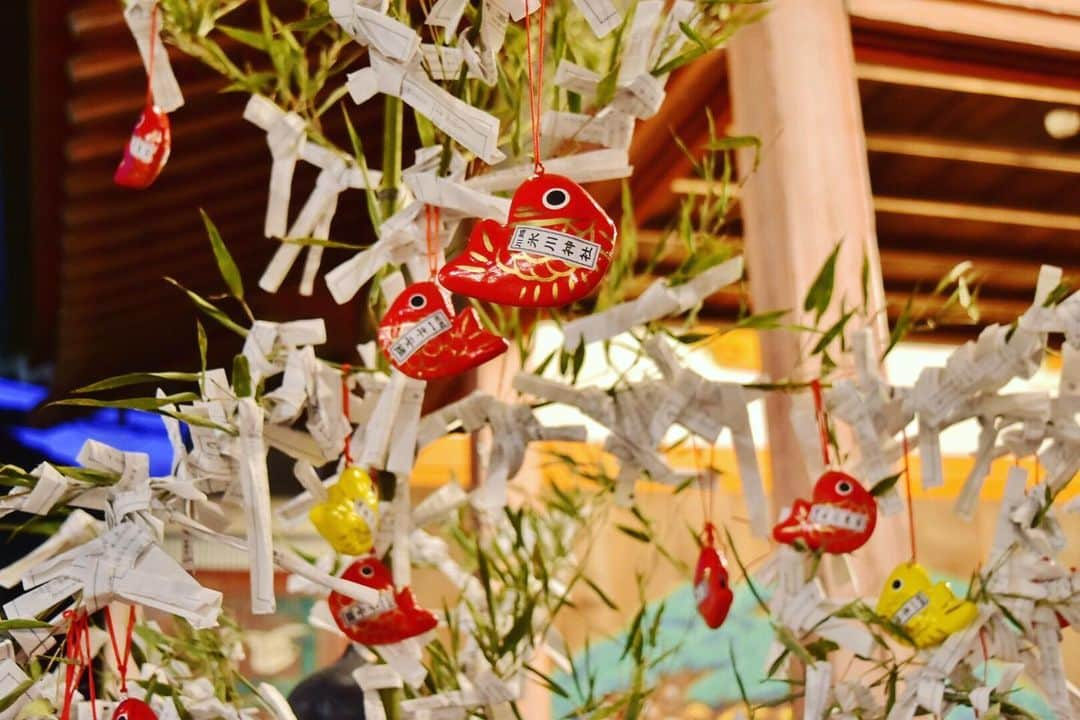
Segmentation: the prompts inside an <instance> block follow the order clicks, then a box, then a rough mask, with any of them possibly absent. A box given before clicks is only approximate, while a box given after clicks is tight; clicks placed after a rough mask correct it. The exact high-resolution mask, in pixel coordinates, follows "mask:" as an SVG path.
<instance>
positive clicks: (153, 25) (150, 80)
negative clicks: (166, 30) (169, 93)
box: [146, 2, 158, 107]
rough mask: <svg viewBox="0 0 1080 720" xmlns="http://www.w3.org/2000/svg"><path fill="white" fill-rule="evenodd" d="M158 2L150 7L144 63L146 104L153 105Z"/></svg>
mask: <svg viewBox="0 0 1080 720" xmlns="http://www.w3.org/2000/svg"><path fill="white" fill-rule="evenodd" d="M157 16H158V4H157V3H156V2H155V3H154V4H153V6H151V8H150V53H149V54H150V59H149V60H148V61H147V63H146V106H147V107H153V105H154V51H155V50H157Z"/></svg>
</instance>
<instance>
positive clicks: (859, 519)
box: [810, 504, 870, 532]
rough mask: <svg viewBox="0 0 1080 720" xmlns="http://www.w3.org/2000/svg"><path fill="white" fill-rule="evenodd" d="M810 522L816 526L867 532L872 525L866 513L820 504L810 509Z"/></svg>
mask: <svg viewBox="0 0 1080 720" xmlns="http://www.w3.org/2000/svg"><path fill="white" fill-rule="evenodd" d="M810 522H811V523H813V524H814V525H824V526H826V527H835V528H840V529H842V530H852V531H854V532H865V531H866V528H867V527H869V525H870V518H869V517H868V516H867V514H866V513H862V512H858V511H856V510H847V509H846V508H842V507H838V506H836V505H829V504H820V505H814V506H813V507H812V508H810Z"/></svg>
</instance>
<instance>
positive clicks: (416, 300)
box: [409, 293, 427, 310]
mask: <svg viewBox="0 0 1080 720" xmlns="http://www.w3.org/2000/svg"><path fill="white" fill-rule="evenodd" d="M425 305H427V298H426V297H424V296H423V295H420V294H419V293H417V294H416V295H413V296H412V297H411V298H409V306H410V307H413V308H416V309H417V310H419V309H420V308H422V307H424V306H425Z"/></svg>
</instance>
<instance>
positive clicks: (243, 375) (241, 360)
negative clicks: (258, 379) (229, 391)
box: [232, 353, 252, 397]
mask: <svg viewBox="0 0 1080 720" xmlns="http://www.w3.org/2000/svg"><path fill="white" fill-rule="evenodd" d="M232 386H233V390H234V391H235V392H236V397H251V396H252V393H251V368H250V367H249V366H248V359H247V355H244V354H243V353H238V354H237V355H235V356H234V357H233V374H232Z"/></svg>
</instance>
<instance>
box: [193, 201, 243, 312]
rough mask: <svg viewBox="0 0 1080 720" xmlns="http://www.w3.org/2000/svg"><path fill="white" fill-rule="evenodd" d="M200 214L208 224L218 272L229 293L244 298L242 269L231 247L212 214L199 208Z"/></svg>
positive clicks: (207, 230) (204, 223) (207, 228)
mask: <svg viewBox="0 0 1080 720" xmlns="http://www.w3.org/2000/svg"><path fill="white" fill-rule="evenodd" d="M199 214H200V215H202V219H203V225H205V226H206V234H207V236H208V237H209V238H210V247H211V248H213V250H214V259H215V260H217V266H218V272H220V273H221V278H222V279H223V280H224V281H225V286H226V287H227V288H229V294H230V295H232V296H233V297H234V298H236V299H237V300H243V299H244V282H243V280H241V279H240V269H239V268H238V267H236V262H235V261H234V260H233V258H232V255H230V254H229V249H228V248H227V247H225V241H224V240H222V239H221V233H219V232H218V229H217V226H216V225H214V223H213V221H212V220H211V219H210V216H209V215H207V214H206V211H204V210H199Z"/></svg>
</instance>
